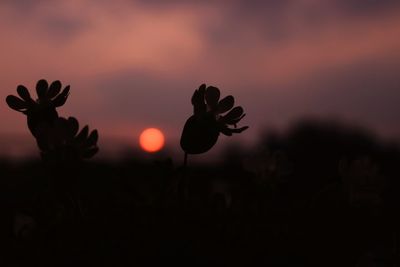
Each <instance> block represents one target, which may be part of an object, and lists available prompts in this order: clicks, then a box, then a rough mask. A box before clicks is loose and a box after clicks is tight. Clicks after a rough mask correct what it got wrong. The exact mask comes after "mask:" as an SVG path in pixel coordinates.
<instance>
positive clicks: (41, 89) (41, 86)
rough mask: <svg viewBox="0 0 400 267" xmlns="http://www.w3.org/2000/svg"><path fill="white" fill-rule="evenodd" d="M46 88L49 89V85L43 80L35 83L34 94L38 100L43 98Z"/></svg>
mask: <svg viewBox="0 0 400 267" xmlns="http://www.w3.org/2000/svg"><path fill="white" fill-rule="evenodd" d="M48 87H49V84H48V83H47V81H46V80H44V79H42V80H39V81H38V82H37V84H36V93H37V95H38V97H39V98H43V97H44V96H45V95H46V93H47V89H48Z"/></svg>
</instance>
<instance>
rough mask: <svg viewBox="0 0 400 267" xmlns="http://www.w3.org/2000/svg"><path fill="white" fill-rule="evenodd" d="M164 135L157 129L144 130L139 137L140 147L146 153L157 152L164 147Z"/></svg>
mask: <svg viewBox="0 0 400 267" xmlns="http://www.w3.org/2000/svg"><path fill="white" fill-rule="evenodd" d="M164 143H165V138H164V134H163V133H162V132H161V131H160V130H159V129H156V128H148V129H146V130H144V131H143V132H142V133H141V134H140V137H139V144H140V147H141V148H142V149H143V150H144V151H146V152H157V151H159V150H160V149H161V148H163V147H164Z"/></svg>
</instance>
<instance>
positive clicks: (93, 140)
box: [86, 130, 99, 147]
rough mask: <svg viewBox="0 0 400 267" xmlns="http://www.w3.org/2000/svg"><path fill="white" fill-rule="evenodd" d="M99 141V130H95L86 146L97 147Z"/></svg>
mask: <svg viewBox="0 0 400 267" xmlns="http://www.w3.org/2000/svg"><path fill="white" fill-rule="evenodd" d="M98 139H99V133H98V132H97V130H94V131H92V132H91V133H90V135H89V137H88V139H87V141H86V145H87V146H88V147H91V146H95V145H96V144H97V140H98Z"/></svg>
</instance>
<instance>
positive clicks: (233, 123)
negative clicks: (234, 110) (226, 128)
mask: <svg viewBox="0 0 400 267" xmlns="http://www.w3.org/2000/svg"><path fill="white" fill-rule="evenodd" d="M244 116H246V114H243V115H242V116H240V117H239V118H237V119H234V120H230V121H225V123H226V124H229V125H236V124H237V123H238V122H239V121H240V120H241V119H243V117H244ZM235 127H236V126H235Z"/></svg>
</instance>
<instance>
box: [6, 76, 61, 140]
mask: <svg viewBox="0 0 400 267" xmlns="http://www.w3.org/2000/svg"><path fill="white" fill-rule="evenodd" d="M17 93H18V95H19V97H17V96H14V95H9V96H7V98H6V102H7V104H8V106H9V107H10V108H12V109H14V110H16V111H19V112H22V113H23V114H25V115H27V119H28V127H29V129H30V131H31V132H32V134H33V135H34V136H35V137H36V136H37V135H38V126H39V125H40V124H43V123H45V124H49V123H50V124H52V123H53V122H54V121H55V120H56V119H57V118H58V114H57V111H56V108H57V107H60V106H62V105H64V104H65V102H66V101H67V98H68V95H69V86H66V87H65V88H64V89H63V90H62V91H61V82H60V81H54V82H52V83H51V84H50V86H49V84H48V83H47V81H46V80H39V81H38V82H37V84H36V93H37V97H38V98H37V99H36V100H33V99H32V97H31V95H30V93H29V91H28V89H27V88H26V87H25V86H23V85H19V86H18V87H17Z"/></svg>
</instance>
